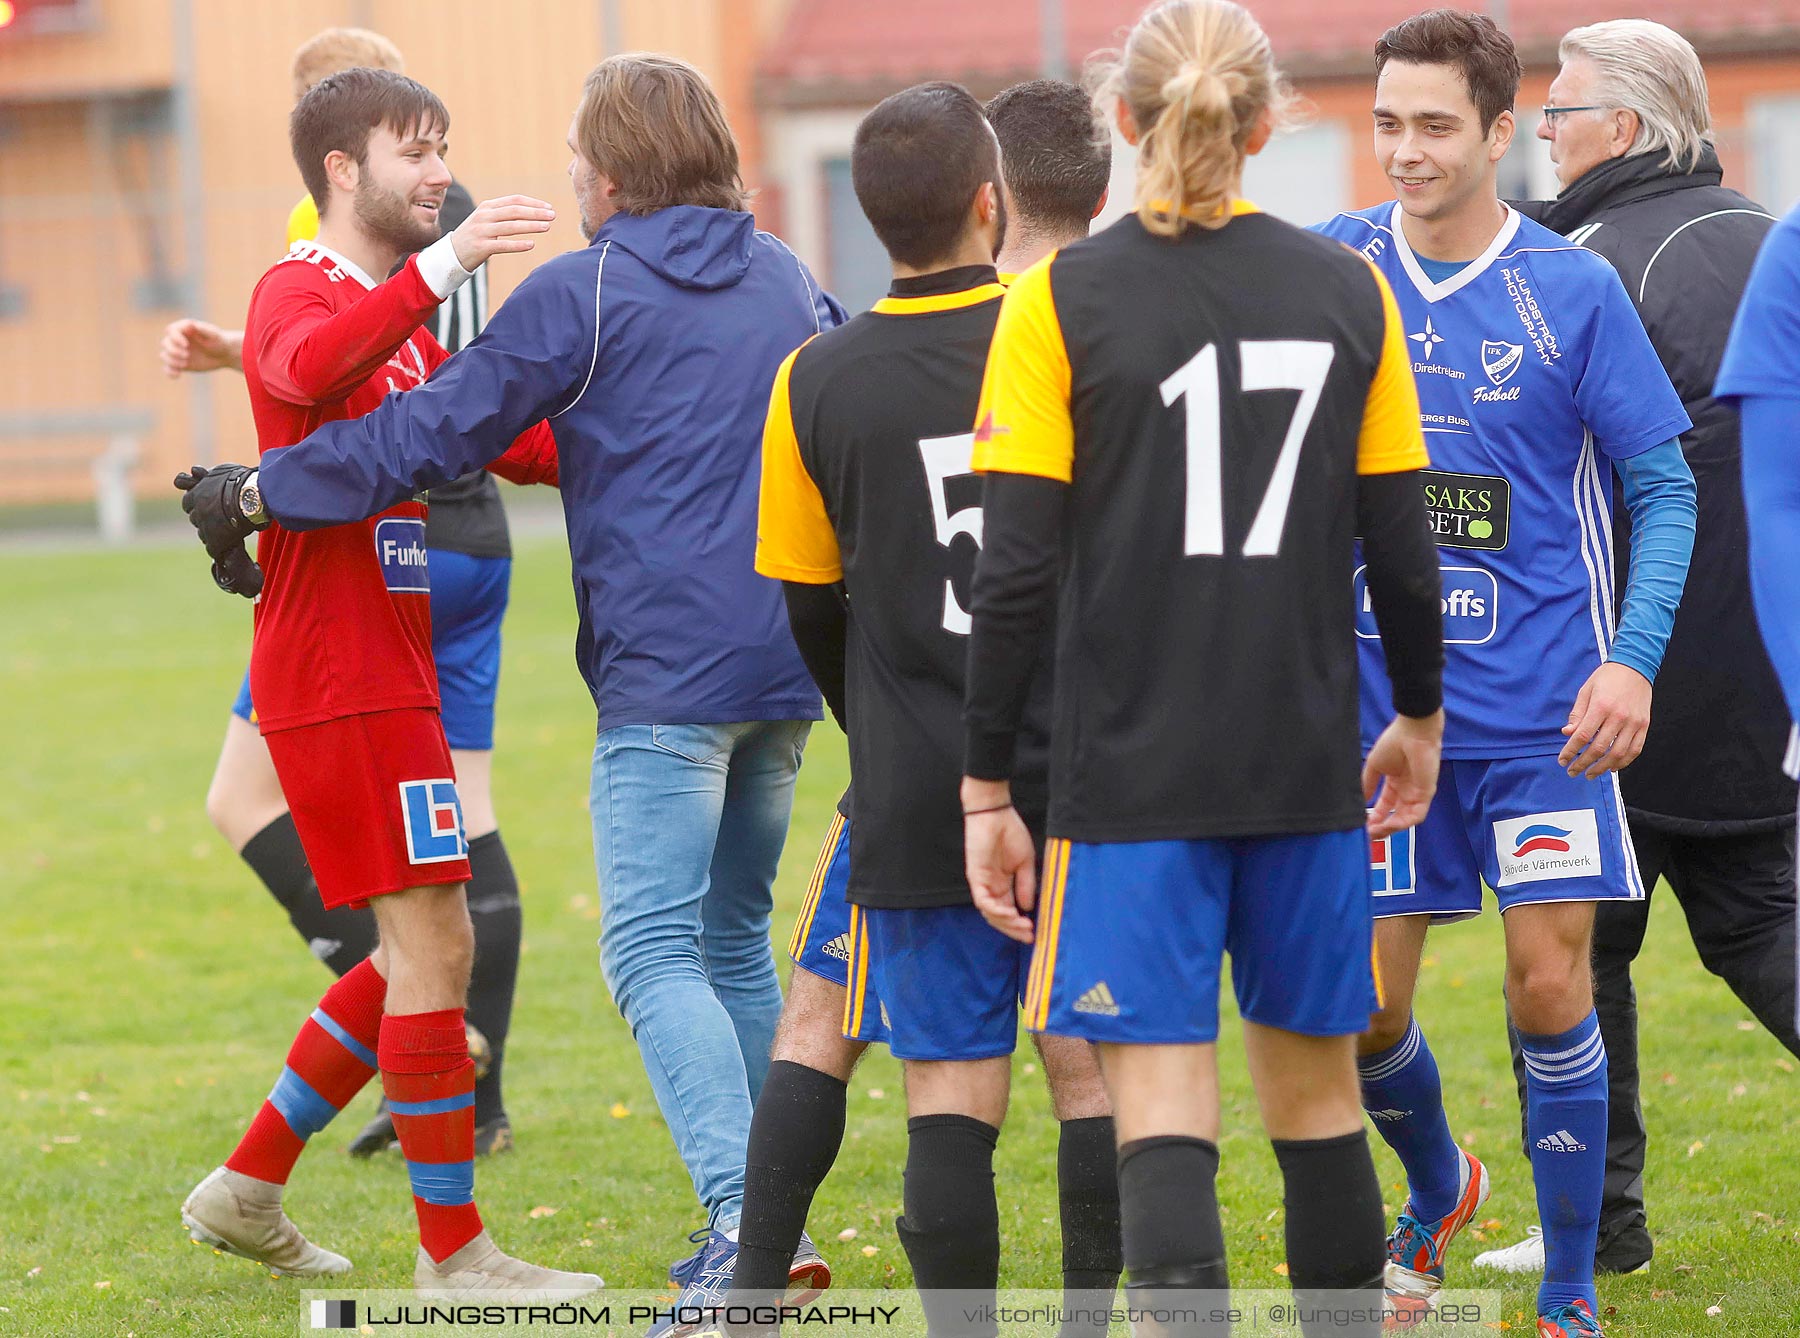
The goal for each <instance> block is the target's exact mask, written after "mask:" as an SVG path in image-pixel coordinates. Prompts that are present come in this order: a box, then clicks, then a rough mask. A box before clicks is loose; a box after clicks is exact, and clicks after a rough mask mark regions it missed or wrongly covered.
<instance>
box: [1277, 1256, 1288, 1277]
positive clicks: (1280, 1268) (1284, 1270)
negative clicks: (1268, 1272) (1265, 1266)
mask: <svg viewBox="0 0 1800 1338" xmlns="http://www.w3.org/2000/svg"><path fill="white" fill-rule="evenodd" d="M1275 1271H1276V1272H1277V1273H1279V1274H1281V1276H1282V1277H1284V1278H1285V1277H1286V1276H1287V1275H1288V1266H1287V1262H1286V1261H1285V1260H1284V1261H1283V1262H1281V1263H1279V1264H1276V1265H1275Z"/></svg>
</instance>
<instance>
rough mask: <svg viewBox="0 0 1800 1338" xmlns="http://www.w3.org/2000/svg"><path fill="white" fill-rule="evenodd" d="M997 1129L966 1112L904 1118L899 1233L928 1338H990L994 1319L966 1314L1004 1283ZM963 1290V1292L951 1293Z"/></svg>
mask: <svg viewBox="0 0 1800 1338" xmlns="http://www.w3.org/2000/svg"><path fill="white" fill-rule="evenodd" d="M999 1141H1000V1131H999V1130H998V1129H996V1128H995V1127H994V1126H993V1125H991V1124H986V1123H984V1122H983V1121H981V1120H977V1119H974V1118H972V1117H970V1116H967V1115H919V1116H915V1117H914V1118H912V1119H910V1120H908V1121H907V1122H906V1192H905V1206H906V1213H905V1216H903V1217H900V1218H897V1219H895V1221H894V1232H895V1234H896V1235H898V1236H899V1237H900V1244H901V1246H902V1247H904V1249H905V1250H906V1257H907V1259H908V1260H910V1261H911V1262H912V1270H913V1282H914V1284H915V1285H916V1286H917V1287H918V1289H919V1296H920V1300H921V1301H922V1302H923V1304H924V1308H925V1324H926V1329H927V1332H928V1333H929V1334H930V1338H992V1335H994V1334H996V1333H998V1332H999V1326H998V1324H997V1323H995V1322H993V1320H992V1318H991V1317H990V1316H986V1315H980V1314H977V1315H975V1316H974V1317H971V1315H970V1314H969V1313H968V1312H969V1311H970V1310H971V1309H972V1308H976V1307H979V1306H980V1305H981V1303H982V1300H983V1299H984V1298H983V1295H971V1293H982V1294H984V1296H985V1300H986V1301H987V1302H988V1304H989V1305H990V1306H991V1305H992V1303H993V1302H994V1300H995V1291H996V1289H997V1288H998V1287H999V1285H1000V1207H999V1204H998V1203H997V1202H996V1201H995V1198H994V1148H995V1146H996V1145H997V1144H998V1143H999ZM952 1291H954V1292H959V1293H962V1294H961V1295H958V1296H951V1295H946V1294H945V1293H947V1292H952Z"/></svg>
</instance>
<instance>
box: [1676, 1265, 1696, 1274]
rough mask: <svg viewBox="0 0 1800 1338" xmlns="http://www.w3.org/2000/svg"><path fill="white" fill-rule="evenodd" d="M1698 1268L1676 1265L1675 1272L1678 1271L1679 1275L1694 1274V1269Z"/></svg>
mask: <svg viewBox="0 0 1800 1338" xmlns="http://www.w3.org/2000/svg"><path fill="white" fill-rule="evenodd" d="M1696 1267H1698V1265H1695V1264H1676V1265H1675V1271H1676V1272H1677V1273H1692V1272H1693V1271H1694V1269H1695V1268H1696Z"/></svg>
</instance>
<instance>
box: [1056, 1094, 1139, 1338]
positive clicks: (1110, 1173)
mask: <svg viewBox="0 0 1800 1338" xmlns="http://www.w3.org/2000/svg"><path fill="white" fill-rule="evenodd" d="M1056 1195H1057V1201H1058V1203H1059V1205H1060V1207H1061V1209H1062V1268H1063V1310H1064V1311H1065V1312H1066V1314H1065V1318H1064V1319H1063V1322H1062V1325H1061V1327H1060V1329H1059V1330H1058V1335H1059V1338H1084V1336H1086V1335H1094V1336H1095V1338H1100V1336H1102V1335H1104V1334H1105V1333H1106V1327H1107V1324H1106V1320H1105V1318H1096V1317H1097V1316H1101V1315H1102V1313H1103V1312H1105V1311H1107V1310H1109V1309H1110V1308H1111V1306H1112V1299H1113V1292H1114V1291H1115V1290H1116V1289H1117V1288H1118V1285H1119V1272H1120V1270H1121V1269H1122V1268H1123V1267H1124V1263H1123V1256H1122V1254H1121V1249H1120V1245H1119V1150H1118V1147H1117V1146H1116V1145H1115V1144H1114V1142H1113V1122H1112V1116H1110V1115H1099V1116H1094V1117H1092V1118H1089V1119H1083V1120H1064V1121H1063V1122H1062V1125H1061V1129H1060V1132H1059V1134H1058V1136H1057V1141H1056Z"/></svg>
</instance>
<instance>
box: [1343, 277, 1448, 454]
mask: <svg viewBox="0 0 1800 1338" xmlns="http://www.w3.org/2000/svg"><path fill="white" fill-rule="evenodd" d="M1369 272H1370V273H1372V274H1373V275H1374V276H1375V285H1376V287H1378V288H1380V289H1381V313H1382V320H1383V321H1384V322H1385V325H1386V330H1385V333H1384V334H1383V335H1382V338H1381V363H1380V365H1379V366H1377V367H1376V369H1375V379H1374V380H1373V381H1371V382H1369V398H1368V399H1367V400H1365V401H1364V403H1363V419H1362V433H1361V435H1359V436H1358V437H1357V439H1356V472H1357V473H1359V474H1398V473H1400V472H1402V471H1403V470H1407V469H1425V468H1427V467H1428V466H1429V465H1430V464H1431V460H1430V458H1429V457H1427V455H1426V454H1425V433H1424V430H1423V429H1422V428H1421V427H1420V425H1419V388H1418V386H1416V385H1414V384H1413V372H1412V358H1411V357H1410V356H1409V355H1408V353H1407V351H1406V327H1405V326H1403V325H1402V324H1401V323H1400V307H1399V304H1397V303H1396V302H1395V301H1394V290H1393V289H1391V288H1389V287H1388V282H1387V280H1386V279H1384V278H1383V277H1382V276H1381V271H1380V270H1378V269H1376V268H1375V266H1374V265H1370V266H1369Z"/></svg>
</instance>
